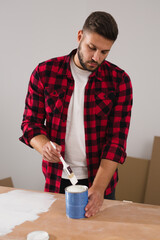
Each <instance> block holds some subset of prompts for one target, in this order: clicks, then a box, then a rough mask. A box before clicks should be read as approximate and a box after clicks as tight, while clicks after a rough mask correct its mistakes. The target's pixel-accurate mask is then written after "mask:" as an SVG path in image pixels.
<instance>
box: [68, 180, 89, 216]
mask: <svg viewBox="0 0 160 240" xmlns="http://www.w3.org/2000/svg"><path fill="white" fill-rule="evenodd" d="M65 199H66V215H67V216H68V217H69V218H75V219H79V218H85V207H86V205H87V203H88V187H87V186H84V185H72V186H69V187H66V188H65Z"/></svg>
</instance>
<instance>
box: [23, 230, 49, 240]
mask: <svg viewBox="0 0 160 240" xmlns="http://www.w3.org/2000/svg"><path fill="white" fill-rule="evenodd" d="M27 240H49V235H48V233H47V232H44V231H34V232H31V233H29V234H28V235H27Z"/></svg>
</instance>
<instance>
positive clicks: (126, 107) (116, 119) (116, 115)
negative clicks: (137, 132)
mask: <svg viewBox="0 0 160 240" xmlns="http://www.w3.org/2000/svg"><path fill="white" fill-rule="evenodd" d="M132 100H133V94H132V85H131V81H130V78H129V76H128V75H127V74H126V73H125V72H123V75H122V79H121V81H120V83H119V84H118V89H117V91H116V99H115V102H114V106H113V108H112V110H111V113H110V116H109V119H108V127H107V135H106V144H104V145H103V149H102V154H101V159H109V160H113V161H115V162H118V163H121V164H122V163H124V161H125V158H126V141H127V136H128V131H129V125H130V118H131V109H132Z"/></svg>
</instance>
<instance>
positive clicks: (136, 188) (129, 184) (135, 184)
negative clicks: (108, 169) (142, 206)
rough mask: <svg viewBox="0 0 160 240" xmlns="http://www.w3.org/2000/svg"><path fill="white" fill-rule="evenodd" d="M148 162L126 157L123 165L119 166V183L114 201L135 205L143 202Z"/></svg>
mask: <svg viewBox="0 0 160 240" xmlns="http://www.w3.org/2000/svg"><path fill="white" fill-rule="evenodd" d="M149 164H150V161H149V160H147V159H140V158H134V157H127V158H126V161H125V163H124V164H123V165H120V164H119V167H118V171H119V181H118V184H117V187H116V199H117V200H128V201H133V202H137V203H143V202H144V195H145V189H146V182H147V177H148V171H149Z"/></svg>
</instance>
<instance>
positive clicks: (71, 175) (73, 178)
mask: <svg viewBox="0 0 160 240" xmlns="http://www.w3.org/2000/svg"><path fill="white" fill-rule="evenodd" d="M69 180H70V181H71V183H72V185H76V183H77V182H78V180H77V178H76V176H75V175H74V173H72V174H70V175H69Z"/></svg>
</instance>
